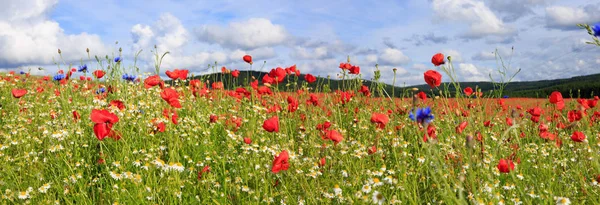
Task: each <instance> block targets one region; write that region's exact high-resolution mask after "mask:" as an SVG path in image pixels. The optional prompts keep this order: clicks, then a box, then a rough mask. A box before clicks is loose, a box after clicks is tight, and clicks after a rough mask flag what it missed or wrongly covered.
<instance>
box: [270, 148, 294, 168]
mask: <svg viewBox="0 0 600 205" xmlns="http://www.w3.org/2000/svg"><path fill="white" fill-rule="evenodd" d="M288 160H289V155H288V152H287V151H286V150H283V151H281V153H279V155H277V156H275V159H274V160H273V166H272V168H271V172H273V173H277V172H280V171H282V170H283V171H285V170H288V168H289V167H290V164H289V162H288Z"/></svg>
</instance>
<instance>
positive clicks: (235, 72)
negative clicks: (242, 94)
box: [231, 70, 240, 78]
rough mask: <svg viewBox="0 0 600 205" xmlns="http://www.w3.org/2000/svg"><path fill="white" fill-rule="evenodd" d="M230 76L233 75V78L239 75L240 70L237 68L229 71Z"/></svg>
mask: <svg viewBox="0 0 600 205" xmlns="http://www.w3.org/2000/svg"><path fill="white" fill-rule="evenodd" d="M231 76H233V77H234V78H237V77H239V76H240V71H239V70H234V71H231Z"/></svg>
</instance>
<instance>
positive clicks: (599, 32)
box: [592, 23, 600, 37]
mask: <svg viewBox="0 0 600 205" xmlns="http://www.w3.org/2000/svg"><path fill="white" fill-rule="evenodd" d="M592 31H594V36H596V37H600V23H596V25H594V26H592Z"/></svg>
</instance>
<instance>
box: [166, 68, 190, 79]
mask: <svg viewBox="0 0 600 205" xmlns="http://www.w3.org/2000/svg"><path fill="white" fill-rule="evenodd" d="M188 72H189V71H188V70H184V69H182V70H179V69H175V70H173V71H170V70H167V71H166V72H165V74H167V76H169V78H171V79H173V80H176V79H180V80H185V79H186V78H187V75H188Z"/></svg>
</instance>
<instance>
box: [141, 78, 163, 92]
mask: <svg viewBox="0 0 600 205" xmlns="http://www.w3.org/2000/svg"><path fill="white" fill-rule="evenodd" d="M156 85H158V86H160V88H163V87H164V86H165V82H163V81H162V80H161V79H160V76H158V75H153V76H150V77H148V78H146V79H145V80H144V87H145V88H146V89H148V88H151V87H154V86H156Z"/></svg>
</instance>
